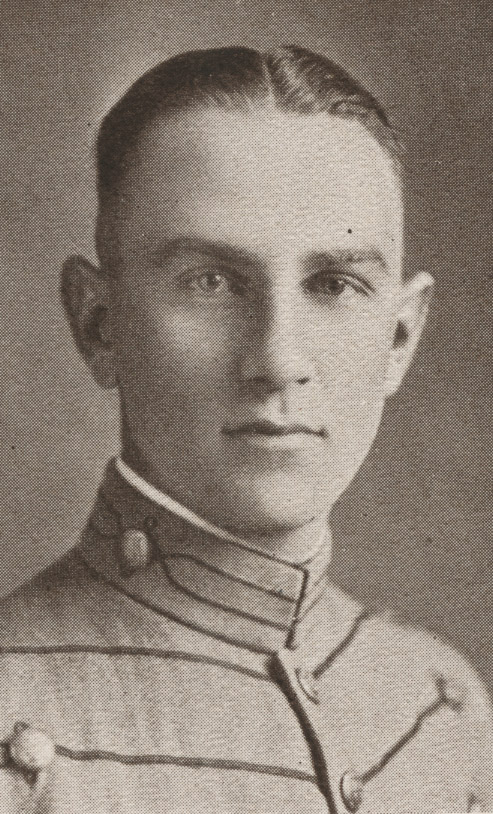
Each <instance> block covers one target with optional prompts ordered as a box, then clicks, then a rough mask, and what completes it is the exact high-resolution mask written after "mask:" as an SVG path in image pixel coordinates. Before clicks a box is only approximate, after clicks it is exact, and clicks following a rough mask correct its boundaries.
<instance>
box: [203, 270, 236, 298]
mask: <svg viewBox="0 0 493 814" xmlns="http://www.w3.org/2000/svg"><path fill="white" fill-rule="evenodd" d="M195 285H196V287H197V288H198V289H199V290H200V291H202V292H203V293H204V294H218V293H220V292H222V291H227V290H228V288H229V280H228V279H227V277H226V275H224V274H221V273H219V272H217V271H207V272H205V273H204V274H199V276H198V277H196V278H195Z"/></svg>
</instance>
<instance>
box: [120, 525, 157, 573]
mask: <svg viewBox="0 0 493 814" xmlns="http://www.w3.org/2000/svg"><path fill="white" fill-rule="evenodd" d="M121 553H122V566H123V569H122V570H123V571H124V574H125V575H126V576H130V575H131V574H133V573H134V571H139V570H141V569H142V568H146V567H147V566H148V565H149V563H150V561H151V546H150V543H149V538H148V536H147V534H146V533H145V532H144V531H140V529H126V530H125V531H124V532H123V534H122V539H121Z"/></svg>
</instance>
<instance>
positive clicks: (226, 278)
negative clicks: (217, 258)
mask: <svg viewBox="0 0 493 814" xmlns="http://www.w3.org/2000/svg"><path fill="white" fill-rule="evenodd" d="M182 286H183V288H185V290H187V291H192V292H193V293H195V294H199V295H202V296H205V297H220V296H222V295H226V294H241V293H243V291H244V288H245V286H244V285H243V284H242V283H241V281H240V280H238V279H237V278H236V277H235V276H234V275H232V274H229V273H226V272H224V271H216V270H214V269H211V270H210V271H201V272H200V273H198V274H194V275H190V274H189V275H187V276H186V277H185V279H183V280H182Z"/></svg>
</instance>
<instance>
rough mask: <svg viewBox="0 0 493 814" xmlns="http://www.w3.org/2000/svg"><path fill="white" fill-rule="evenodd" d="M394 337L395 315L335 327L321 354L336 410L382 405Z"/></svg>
mask: <svg viewBox="0 0 493 814" xmlns="http://www.w3.org/2000/svg"><path fill="white" fill-rule="evenodd" d="M393 335H394V324H393V320H392V316H391V314H384V315H382V314H380V315H379V316H377V315H376V314H375V315H367V317H366V318H365V319H358V320H354V323H351V321H348V322H347V323H345V324H343V325H337V324H333V325H332V326H331V329H330V330H329V331H328V334H327V336H326V337H325V342H324V343H323V349H322V346H321V352H320V353H319V357H318V362H319V376H320V379H321V380H322V381H323V384H324V389H325V392H326V395H329V396H330V401H331V402H332V406H333V407H336V405H337V404H340V406H341V408H342V409H346V408H350V407H351V406H354V408H356V409H357V408H358V407H362V408H363V407H364V406H365V404H367V403H372V402H377V403H379V402H380V401H381V400H382V399H383V397H384V383H385V376H386V372H387V368H388V365H389V361H390V355H391V351H392V343H393Z"/></svg>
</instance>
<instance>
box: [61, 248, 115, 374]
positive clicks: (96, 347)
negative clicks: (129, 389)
mask: <svg viewBox="0 0 493 814" xmlns="http://www.w3.org/2000/svg"><path fill="white" fill-rule="evenodd" d="M61 297H62V303H63V306H64V309H65V313H66V316H67V319H68V322H69V325H70V329H71V331H72V336H73V337H74V340H75V344H76V345H77V349H78V350H79V352H80V354H81V355H82V357H83V358H84V360H85V362H86V364H87V365H88V367H89V369H90V371H91V373H92V375H93V377H94V379H95V381H96V382H97V383H98V384H99V385H100V387H103V388H105V389H110V388H112V387H116V384H117V380H116V372H115V358H114V349H113V342H112V337H111V324H110V314H109V285H108V280H107V277H106V275H104V274H103V273H102V272H101V271H100V270H99V269H98V268H97V267H96V266H93V265H92V263H89V261H88V260H86V259H85V258H84V257H81V256H80V255H72V256H71V257H68V258H67V260H66V261H65V263H64V265H63V270H62V278H61Z"/></svg>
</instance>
